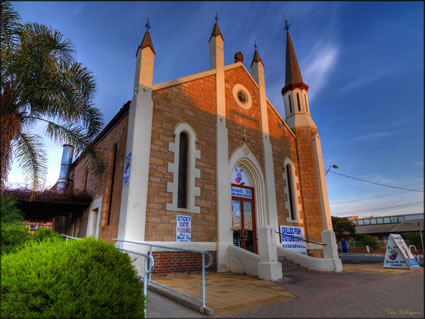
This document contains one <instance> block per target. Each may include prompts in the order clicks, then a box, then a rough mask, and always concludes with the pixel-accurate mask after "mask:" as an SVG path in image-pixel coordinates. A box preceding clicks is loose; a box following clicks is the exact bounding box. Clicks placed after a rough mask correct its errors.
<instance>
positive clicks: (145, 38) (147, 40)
mask: <svg viewBox="0 0 425 319" xmlns="http://www.w3.org/2000/svg"><path fill="white" fill-rule="evenodd" d="M146 47H150V48H151V49H152V51H153V54H156V53H155V49H154V48H153V44H152V40H151V35H150V34H149V31H146V32H145V35H144V36H143V40H142V43H140V45H139V46H138V48H137V51H139V48H140V49H143V48H146ZM136 56H137V52H136Z"/></svg>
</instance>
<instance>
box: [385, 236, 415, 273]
mask: <svg viewBox="0 0 425 319" xmlns="http://www.w3.org/2000/svg"><path fill="white" fill-rule="evenodd" d="M384 268H404V269H417V268H419V264H418V262H417V261H416V259H415V257H414V256H413V254H412V252H411V251H410V249H409V248H408V247H407V245H406V243H405V242H404V239H403V237H401V236H400V235H399V234H390V236H389V237H388V244H387V251H386V252H385V260H384Z"/></svg>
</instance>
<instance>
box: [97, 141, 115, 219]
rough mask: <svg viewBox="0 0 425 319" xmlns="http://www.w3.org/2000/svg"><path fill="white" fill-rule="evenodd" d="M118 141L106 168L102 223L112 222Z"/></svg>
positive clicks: (110, 153) (112, 148) (113, 146)
mask: <svg viewBox="0 0 425 319" xmlns="http://www.w3.org/2000/svg"><path fill="white" fill-rule="evenodd" d="M117 151H118V145H117V143H115V144H113V145H112V147H111V150H110V152H109V159H108V166H107V169H106V178H105V180H104V191H103V198H104V199H105V202H104V205H103V206H102V218H101V225H102V226H105V225H109V224H110V222H111V213H112V199H113V195H114V181H115V171H116V166H117Z"/></svg>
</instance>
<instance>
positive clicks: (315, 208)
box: [294, 128, 323, 242]
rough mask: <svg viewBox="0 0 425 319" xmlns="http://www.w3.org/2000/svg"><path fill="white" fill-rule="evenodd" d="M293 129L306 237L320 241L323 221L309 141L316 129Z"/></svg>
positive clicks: (311, 148) (310, 142)
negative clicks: (295, 137) (295, 138)
mask: <svg viewBox="0 0 425 319" xmlns="http://www.w3.org/2000/svg"><path fill="white" fill-rule="evenodd" d="M294 131H295V134H296V136H297V151H298V157H299V170H300V177H301V179H300V181H301V187H302V194H303V207H304V215H305V218H306V220H305V224H306V226H305V231H306V235H307V238H308V239H310V240H314V241H318V242H321V232H322V230H323V223H322V213H321V211H320V200H319V188H318V185H317V178H316V167H315V163H314V155H313V144H312V141H311V137H312V136H313V134H314V133H315V132H316V131H315V130H313V129H311V128H297V129H294Z"/></svg>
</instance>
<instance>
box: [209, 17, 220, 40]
mask: <svg viewBox="0 0 425 319" xmlns="http://www.w3.org/2000/svg"><path fill="white" fill-rule="evenodd" d="M213 36H214V37H217V36H221V38H222V39H223V41H224V38H223V35H222V34H221V31H220V28H219V27H218V23H217V22H216V23H215V24H214V27H213V30H212V32H211V36H210V39H209V40H208V42H210V41H211V38H212V37H213Z"/></svg>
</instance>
